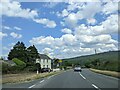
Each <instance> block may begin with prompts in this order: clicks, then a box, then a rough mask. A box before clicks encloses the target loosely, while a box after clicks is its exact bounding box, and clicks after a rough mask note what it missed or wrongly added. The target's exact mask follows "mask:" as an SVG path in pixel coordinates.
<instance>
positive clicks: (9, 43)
mask: <svg viewBox="0 0 120 90" xmlns="http://www.w3.org/2000/svg"><path fill="white" fill-rule="evenodd" d="M88 1H89V2H88ZM118 1H119V0H117V1H115V0H106V1H104V2H103V0H96V2H92V1H91V2H90V0H87V1H86V2H75V1H74V0H71V1H67V2H52V1H50V2H18V1H13V0H12V1H11V0H1V3H0V8H2V9H0V19H1V20H2V21H1V22H2V23H1V25H0V28H1V30H0V42H1V45H2V46H1V47H2V48H1V50H0V56H3V57H7V55H8V53H9V51H10V50H11V49H12V47H13V46H14V45H15V44H16V43H17V42H18V41H22V42H24V43H25V45H26V47H29V46H31V45H35V46H36V48H37V49H38V52H39V53H44V54H48V55H49V56H50V57H51V58H60V59H63V58H71V57H77V56H82V55H90V54H94V53H95V50H96V51H97V53H101V52H107V51H116V50H118V44H119V41H118V35H119V33H118V17H119V13H118Z"/></svg>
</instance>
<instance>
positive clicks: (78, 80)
mask: <svg viewBox="0 0 120 90" xmlns="http://www.w3.org/2000/svg"><path fill="white" fill-rule="evenodd" d="M118 80H119V79H117V78H114V77H110V76H106V75H102V74H98V73H94V72H92V71H90V70H89V69H83V70H82V72H74V71H73V70H69V71H65V72H64V73H61V74H58V75H53V76H49V77H47V78H43V79H39V80H35V81H32V82H26V83H20V84H3V88H90V89H93V90H102V89H103V88H113V89H114V88H118Z"/></svg>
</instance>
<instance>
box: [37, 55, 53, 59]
mask: <svg viewBox="0 0 120 90" xmlns="http://www.w3.org/2000/svg"><path fill="white" fill-rule="evenodd" d="M39 56H40V59H51V58H50V57H48V56H47V55H45V54H39Z"/></svg>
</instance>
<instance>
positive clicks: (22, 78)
mask: <svg viewBox="0 0 120 90" xmlns="http://www.w3.org/2000/svg"><path fill="white" fill-rule="evenodd" d="M62 72H63V71H57V72H50V73H48V72H47V73H39V74H36V73H21V74H6V75H3V76H2V84H5V83H22V82H29V81H32V80H36V79H40V78H45V77H48V76H51V75H56V74H60V73H62Z"/></svg>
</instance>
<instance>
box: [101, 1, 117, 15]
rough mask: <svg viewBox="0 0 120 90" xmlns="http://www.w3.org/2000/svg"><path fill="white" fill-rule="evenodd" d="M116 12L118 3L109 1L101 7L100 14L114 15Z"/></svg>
mask: <svg viewBox="0 0 120 90" xmlns="http://www.w3.org/2000/svg"><path fill="white" fill-rule="evenodd" d="M117 10H118V2H113V1H109V2H108V3H106V4H105V5H104V6H103V10H102V12H103V13H104V14H111V13H115V12H117Z"/></svg>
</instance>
